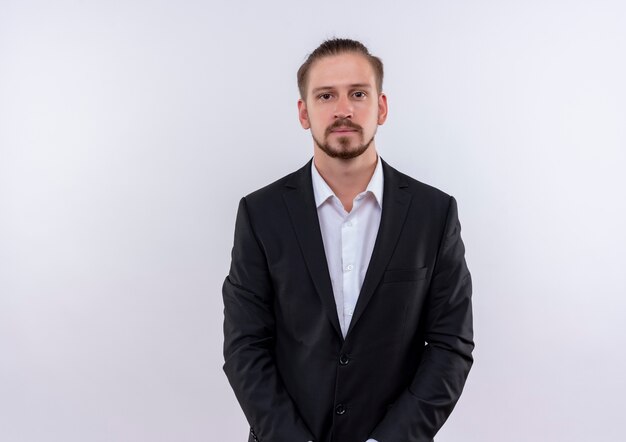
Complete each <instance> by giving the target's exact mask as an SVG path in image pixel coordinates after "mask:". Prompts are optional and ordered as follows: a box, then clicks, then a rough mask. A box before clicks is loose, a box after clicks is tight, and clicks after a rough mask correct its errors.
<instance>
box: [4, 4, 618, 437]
mask: <svg viewBox="0 0 626 442" xmlns="http://www.w3.org/2000/svg"><path fill="white" fill-rule="evenodd" d="M625 23H626V4H625V3H624V2H622V1H617V0H616V1H602V0H596V1H587V2H583V1H565V0H563V1H551V0H541V1H532V0H531V1H528V0H526V1H495V0H494V1H468V0H465V1H461V0H459V1H404V2H390V4H388V5H385V4H383V2H381V1H364V0H358V1H357V0H355V1H326V0H324V1H317V2H295V1H286V0H285V1H280V2H271V1H270V2H260V1H249V2H243V1H230V2H226V1H212V2H211V1H208V2H206V1H205V2H201V1H187V2H181V1H179V2H164V1H147V0H146V1H131V0H125V1H99V2H96V1H77V0H74V1H28V0H20V1H0V439H1V440H2V441H7V442H13V441H16V442H39V441H62V442H85V441H89V442H100V441H115V442H117V441H129V442H136V441H147V442H160V441H167V442H169V441H175V442H187V441H188V442H196V441H198V442H199V441H216V440H219V441H228V442H230V441H234V442H236V441H242V442H243V441H244V440H246V438H247V432H248V429H247V425H246V422H245V419H244V417H243V414H242V412H241V410H240V409H239V406H238V404H237V402H236V400H235V398H234V395H233V393H232V391H231V389H230V387H229V385H228V383H227V380H226V376H225V375H224V374H223V372H222V368H221V366H222V363H223V359H222V354H221V345H222V328H221V327H222V317H223V316H222V300H221V285H222V282H223V279H224V277H225V276H226V274H227V272H228V267H229V265H230V248H231V246H232V239H233V231H234V219H235V212H236V208H237V203H238V200H239V198H240V197H241V196H243V195H245V194H247V193H249V192H251V191H253V190H255V189H257V188H259V187H261V186H263V185H265V184H267V183H269V182H271V181H274V180H275V179H278V178H280V177H282V176H283V175H285V174H287V173H289V172H291V171H293V170H295V169H297V168H299V167H300V166H302V165H303V164H304V163H305V162H306V161H307V160H308V159H309V158H310V157H311V155H312V153H313V147H312V142H311V139H310V135H309V133H308V132H306V131H304V130H302V129H301V127H300V126H299V123H298V120H297V114H296V100H297V88H296V82H295V75H296V70H297V68H298V67H299V65H300V64H301V63H302V62H303V61H304V58H305V56H306V55H307V54H308V53H309V52H310V51H312V50H313V49H314V48H315V47H316V46H317V45H318V44H319V43H321V42H322V40H324V39H325V38H328V37H332V36H340V37H351V38H357V39H360V40H362V41H363V42H364V43H365V44H366V45H368V47H369V48H370V50H371V51H372V53H374V54H376V55H378V56H380V57H381V58H382V59H383V61H384V63H385V68H386V77H385V86H384V89H385V91H386V93H387V94H388V97H389V107H390V112H389V119H388V120H387V123H386V124H385V125H384V126H382V127H381V128H380V129H379V131H378V137H377V145H378V150H379V153H380V154H381V156H382V157H383V158H384V159H385V160H386V161H388V162H389V163H390V164H391V165H392V166H394V167H396V168H397V169H399V170H401V171H403V172H405V173H407V174H409V175H411V176H413V177H415V178H417V179H419V180H421V181H424V182H427V183H429V184H431V185H434V186H436V187H439V188H441V189H442V190H444V191H446V192H447V193H450V194H452V195H454V196H455V197H456V198H457V201H458V203H459V214H460V218H461V223H462V225H463V238H464V240H465V243H466V247H467V261H468V264H469V267H470V270H471V271H472V274H473V281H474V312H475V337H476V345H477V346H476V350H475V364H474V367H473V369H472V372H471V373H470V376H469V378H468V381H467V384H466V389H465V392H464V394H463V396H462V397H461V400H460V401H459V403H458V405H457V408H456V409H455V411H454V412H453V414H452V416H451V417H450V419H449V421H448V422H447V423H446V425H445V426H444V428H443V429H442V431H441V432H440V433H439V435H438V437H437V442H451V441H471V442H474V441H475V442H501V441H506V442H518V441H519V442H527V441H533V442H536V441H550V442H552V441H568V442H577V441H581V442H582V441H585V442H588V441H621V440H623V430H622V431H620V430H621V428H622V427H623V422H622V421H623V411H624V405H623V398H624V395H625V394H626V383H625V380H624V379H625V375H624V373H626V356H625V350H624V349H625V346H626V332H625V330H624V316H625V315H626V277H625V274H626V258H625V256H624V254H625V252H626V234H625V229H624V228H625V226H626V197H625V196H624V193H625V192H624V190H625V189H626V178H625V177H624V170H625V166H626V155H625V153H624V151H625V149H626V124H625V123H626V82H625V79H626V24H625ZM382 442H384V441H382Z"/></svg>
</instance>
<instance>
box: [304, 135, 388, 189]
mask: <svg viewBox="0 0 626 442" xmlns="http://www.w3.org/2000/svg"><path fill="white" fill-rule="evenodd" d="M377 155H378V154H377V152H376V146H375V145H374V143H373V142H372V144H371V145H370V146H369V147H368V149H367V150H366V151H365V152H363V153H362V154H361V155H359V156H358V157H356V158H350V159H349V160H344V159H341V158H332V157H329V156H328V155H327V154H326V153H324V152H323V151H322V150H321V149H320V148H319V147H317V146H315V152H314V156H313V161H314V165H315V167H316V168H317V171H318V172H319V174H320V175H321V176H322V178H324V181H326V183H328V186H329V187H330V188H331V189H332V191H333V192H334V193H335V195H337V197H339V198H340V199H341V200H342V201H344V200H347V201H352V199H354V197H355V196H356V195H358V194H359V193H361V192H363V191H364V190H365V189H366V188H367V184H368V183H369V182H370V180H371V178H372V175H374V170H375V169H376V158H377Z"/></svg>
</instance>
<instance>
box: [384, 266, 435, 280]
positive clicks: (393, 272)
mask: <svg viewBox="0 0 626 442" xmlns="http://www.w3.org/2000/svg"><path fill="white" fill-rule="evenodd" d="M427 273H428V267H421V268H419V269H388V270H385V273H384V274H383V281H382V282H383V283H385V282H407V281H409V282H410V281H419V280H420V279H424V278H426V274H427Z"/></svg>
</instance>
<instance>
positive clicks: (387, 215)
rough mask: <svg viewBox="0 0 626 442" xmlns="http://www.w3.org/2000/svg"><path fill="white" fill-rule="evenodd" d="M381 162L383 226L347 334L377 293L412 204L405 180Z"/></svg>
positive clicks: (381, 224)
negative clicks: (375, 291) (375, 292)
mask: <svg viewBox="0 0 626 442" xmlns="http://www.w3.org/2000/svg"><path fill="white" fill-rule="evenodd" d="M381 161H382V165H383V179H384V188H383V209H382V213H381V218H380V226H379V228H378V234H377V235H376V241H375V243H374V250H373V251H372V257H371V258H370V262H369V265H368V267H367V272H366V273H365V279H364V280H363V286H362V287H361V292H360V294H359V298H358V300H357V303H356V307H355V309H354V314H353V316H352V320H351V321H350V327H349V328H348V332H347V334H346V337H347V336H348V335H349V334H350V331H351V330H352V329H353V328H354V327H355V325H356V323H357V322H358V320H359V318H360V317H361V315H362V314H363V312H364V311H365V308H366V307H367V304H368V303H369V301H370V299H371V298H372V295H373V294H374V290H375V289H376V287H377V286H378V283H379V282H380V279H381V278H382V276H383V272H384V270H385V268H386V267H387V263H388V262H389V260H390V259H391V255H392V254H393V251H394V250H395V248H396V244H397V242H398V238H399V237H400V232H401V231H402V226H403V224H404V220H405V218H406V215H407V213H408V209H409V205H410V203H411V194H410V193H409V192H407V191H406V190H404V189H405V188H406V187H408V183H407V181H406V179H405V178H404V177H403V176H402V175H401V174H400V173H399V172H398V171H396V170H395V169H394V168H392V167H391V166H389V165H388V164H387V163H386V162H385V161H383V160H382V158H381Z"/></svg>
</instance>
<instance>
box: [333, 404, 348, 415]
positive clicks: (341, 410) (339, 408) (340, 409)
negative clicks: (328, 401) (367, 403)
mask: <svg viewBox="0 0 626 442" xmlns="http://www.w3.org/2000/svg"><path fill="white" fill-rule="evenodd" d="M346 410H347V408H346V406H345V405H344V404H339V405H337V406H336V407H335V413H337V414H345V413H346Z"/></svg>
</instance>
